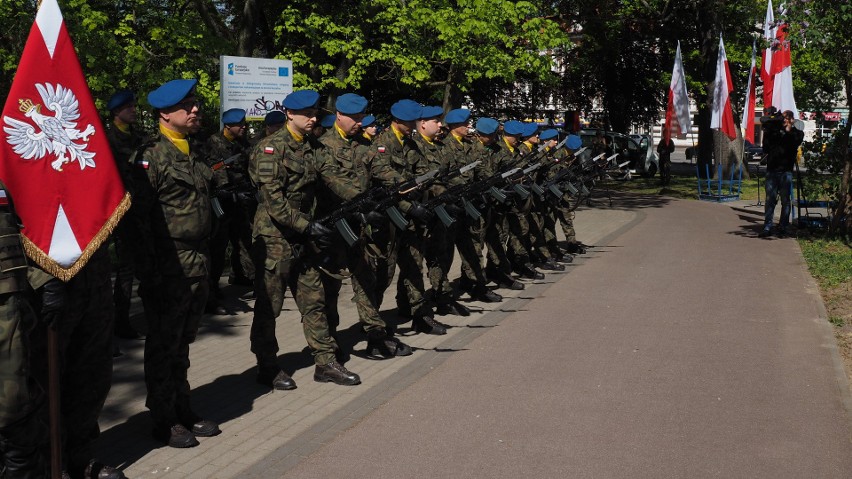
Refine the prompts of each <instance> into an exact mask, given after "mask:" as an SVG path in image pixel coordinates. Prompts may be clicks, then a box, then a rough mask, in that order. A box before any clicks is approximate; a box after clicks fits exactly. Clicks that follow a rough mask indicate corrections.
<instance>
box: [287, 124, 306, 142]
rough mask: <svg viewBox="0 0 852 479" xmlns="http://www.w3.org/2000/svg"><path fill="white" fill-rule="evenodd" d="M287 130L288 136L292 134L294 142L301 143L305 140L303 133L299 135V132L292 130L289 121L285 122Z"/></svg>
mask: <svg viewBox="0 0 852 479" xmlns="http://www.w3.org/2000/svg"><path fill="white" fill-rule="evenodd" d="M287 131H289V132H290V136H292V137H293V139H294V140H296V143H301V142H303V141H305V136H304V135H300V134H298V133H296V132H295V131H293V130H292V129H291V128H290V124H289V123H288V124H287Z"/></svg>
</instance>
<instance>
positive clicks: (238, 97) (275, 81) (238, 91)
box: [219, 55, 293, 121]
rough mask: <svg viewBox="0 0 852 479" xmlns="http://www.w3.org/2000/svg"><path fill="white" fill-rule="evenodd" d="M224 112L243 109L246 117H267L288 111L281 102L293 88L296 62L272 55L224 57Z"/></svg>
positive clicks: (222, 93)
mask: <svg viewBox="0 0 852 479" xmlns="http://www.w3.org/2000/svg"><path fill="white" fill-rule="evenodd" d="M219 61H220V75H219V76H220V79H221V81H222V83H221V85H222V89H221V94H220V96H219V98H220V106H221V108H222V110H221V111H226V110H230V109H231V108H240V109H243V110H245V111H246V120H249V121H256V120H263V118H264V117H265V116H266V114H267V113H269V112H271V111H274V110H282V111H283V110H284V108H283V106H282V105H281V103H282V102H283V101H284V97H285V96H287V94H288V93H290V92H292V91H293V62H292V61H290V60H274V59H269V58H251V57H231V56H224V55H223V56H221V57H219Z"/></svg>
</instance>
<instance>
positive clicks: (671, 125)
mask: <svg viewBox="0 0 852 479" xmlns="http://www.w3.org/2000/svg"><path fill="white" fill-rule="evenodd" d="M691 128H692V119H691V118H690V116H689V95H688V94H687V92H686V75H684V73H683V59H682V58H681V55H680V42H677V53H675V63H674V69H673V70H672V81H671V83H670V84H669V102H668V106H667V107H666V125H665V128H664V130H663V138H664V139H665V140H666V143H668V140H669V139H671V137H672V134H674V135H675V136H685V135H686V134H687V133H689V131H690V129H691Z"/></svg>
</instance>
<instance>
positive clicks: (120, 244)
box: [106, 123, 144, 334]
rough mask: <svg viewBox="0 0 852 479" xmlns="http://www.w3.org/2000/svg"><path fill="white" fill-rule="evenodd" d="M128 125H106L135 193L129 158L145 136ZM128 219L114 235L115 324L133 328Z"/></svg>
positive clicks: (126, 180)
mask: <svg viewBox="0 0 852 479" xmlns="http://www.w3.org/2000/svg"><path fill="white" fill-rule="evenodd" d="M129 128H130V129H129V131H127V132H124V131H122V130H121V129H119V128H118V127H117V126H116V125H115V124H114V123H110V124H109V125H108V126H107V129H106V137H107V141H109V146H110V149H111V150H112V156H113V158H114V159H115V165H116V167H118V174H119V176H120V177H121V180H122V181H123V182H124V189H126V190H127V191H129V192H130V193H131V194H133V183H132V178H131V163H130V158H131V157H132V156H133V154H134V153H135V152H136V149H137V148H139V146H140V145H142V142H143V141H144V138H143V137H142V135H140V134H138V133H137V132H136V130H135V129H133V127H132V126H129ZM129 221H130V219H129V218H122V220H121V221H120V222H119V223H118V225H117V226H116V227H115V230H114V231H113V235H112V240H113V242H114V244H115V255H116V262H115V264H114V269H115V285H114V288H113V296H112V297H113V301H114V302H115V325H116V328H117V329H119V328H121V329H124V330H125V331H129V332H132V331H133V328H132V326H131V325H130V297H131V295H132V294H133V251H132V250H131V245H132V244H133V239H132V238H130V237H128V235H129V234H130V231H129V228H128V226H127V224H128V222H129ZM119 334H120V332H119Z"/></svg>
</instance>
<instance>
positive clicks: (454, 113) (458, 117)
mask: <svg viewBox="0 0 852 479" xmlns="http://www.w3.org/2000/svg"><path fill="white" fill-rule="evenodd" d="M467 120H470V110H468V109H467V108H456V109H455V110H450V112H449V113H447V116H445V117H444V123H467Z"/></svg>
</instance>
